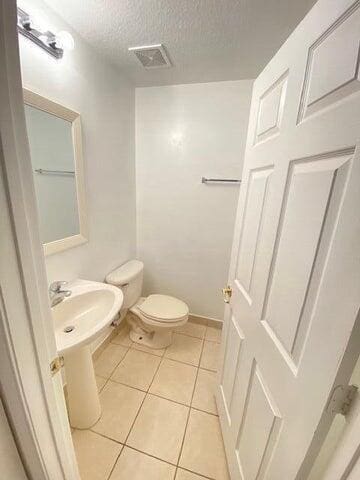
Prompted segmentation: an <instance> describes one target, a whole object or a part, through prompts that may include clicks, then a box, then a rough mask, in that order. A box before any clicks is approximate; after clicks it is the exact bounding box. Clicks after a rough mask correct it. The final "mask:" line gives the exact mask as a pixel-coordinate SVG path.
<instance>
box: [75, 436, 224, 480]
mask: <svg viewBox="0 0 360 480" xmlns="http://www.w3.org/2000/svg"><path fill="white" fill-rule="evenodd" d="M82 431H86V430H82ZM90 431H91V432H92V433H93V434H94V435H98V436H99V437H103V438H106V439H107V440H110V441H112V442H114V443H116V444H118V445H121V450H120V453H119V455H118V456H117V458H116V460H115V463H114V465H113V467H112V469H111V472H110V474H109V476H108V477H107V480H109V479H110V476H111V474H112V472H113V470H114V468H115V465H116V463H117V462H118V460H119V457H120V455H121V454H122V453H123V451H124V449H125V447H126V448H129V449H130V450H134V451H135V452H139V453H142V454H143V455H146V456H147V457H151V458H154V459H155V460H159V461H160V462H163V463H167V464H168V465H171V466H172V467H175V474H176V473H177V470H178V469H182V470H185V471H187V472H190V473H193V474H194V475H198V476H199V477H201V478H206V479H207V480H215V479H213V478H211V477H205V476H204V475H202V474H201V473H199V472H195V471H194V470H190V469H189V468H186V467H181V466H179V465H177V464H176V463H172V462H169V461H168V460H164V459H163V458H160V457H156V456H155V455H152V454H151V453H147V452H144V451H143V450H139V449H138V448H135V447H132V446H130V445H127V444H125V443H122V442H119V441H118V440H114V439H113V438H111V437H108V436H107V435H104V434H103V433H98V432H94V431H93V430H90Z"/></svg>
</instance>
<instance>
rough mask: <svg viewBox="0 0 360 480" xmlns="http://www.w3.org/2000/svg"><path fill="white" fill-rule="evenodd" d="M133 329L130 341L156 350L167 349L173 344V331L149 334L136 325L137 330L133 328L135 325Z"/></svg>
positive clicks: (166, 330)
mask: <svg viewBox="0 0 360 480" xmlns="http://www.w3.org/2000/svg"><path fill="white" fill-rule="evenodd" d="M131 327H132V328H131V330H130V339H131V340H132V341H133V342H135V343H140V344H141V345H145V346H146V347H149V348H153V349H154V350H158V349H162V348H166V347H168V346H169V345H171V343H172V330H168V329H164V330H165V331H157V332H147V331H145V330H143V329H142V328H141V327H139V325H136V327H135V328H133V325H131Z"/></svg>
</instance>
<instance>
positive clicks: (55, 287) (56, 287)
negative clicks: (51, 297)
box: [49, 280, 68, 293]
mask: <svg viewBox="0 0 360 480" xmlns="http://www.w3.org/2000/svg"><path fill="white" fill-rule="evenodd" d="M67 283H68V282H65V281H64V280H57V281H55V282H52V283H50V286H49V292H51V293H59V292H60V290H61V287H63V286H64V285H66V284H67Z"/></svg>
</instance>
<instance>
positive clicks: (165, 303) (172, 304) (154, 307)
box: [138, 295, 189, 322]
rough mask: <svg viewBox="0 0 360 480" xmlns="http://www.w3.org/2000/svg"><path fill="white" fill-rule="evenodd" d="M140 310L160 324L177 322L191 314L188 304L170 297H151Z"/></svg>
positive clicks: (140, 306)
mask: <svg viewBox="0 0 360 480" xmlns="http://www.w3.org/2000/svg"><path fill="white" fill-rule="evenodd" d="M138 308H139V310H140V311H141V313H143V314H144V315H145V316H146V317H149V318H151V319H154V320H158V321H160V322H161V321H162V322H176V321H177V320H179V319H181V318H184V317H186V316H187V315H188V314H189V307H188V306H187V305H186V303H184V302H182V301H181V300H178V299H177V298H174V297H170V296H168V295H149V296H148V297H147V298H146V299H145V300H144V302H143V303H142V304H141V305H139V306H138Z"/></svg>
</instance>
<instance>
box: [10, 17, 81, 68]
mask: <svg viewBox="0 0 360 480" xmlns="http://www.w3.org/2000/svg"><path fill="white" fill-rule="evenodd" d="M17 27H18V32H19V33H21V35H23V36H24V37H26V38H28V39H29V40H31V41H32V42H34V43H35V44H36V45H38V46H39V47H41V48H42V49H43V50H45V51H46V52H47V53H49V54H50V55H52V56H53V57H55V58H57V59H60V58H62V57H63V55H64V50H73V48H74V39H73V37H72V36H71V34H70V33H68V32H59V33H57V34H55V33H53V32H50V31H49V30H44V29H43V27H40V26H38V25H37V24H36V23H35V22H34V20H33V19H32V18H31V17H30V15H29V14H27V13H26V12H25V11H24V10H22V9H21V8H18V9H17Z"/></svg>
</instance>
